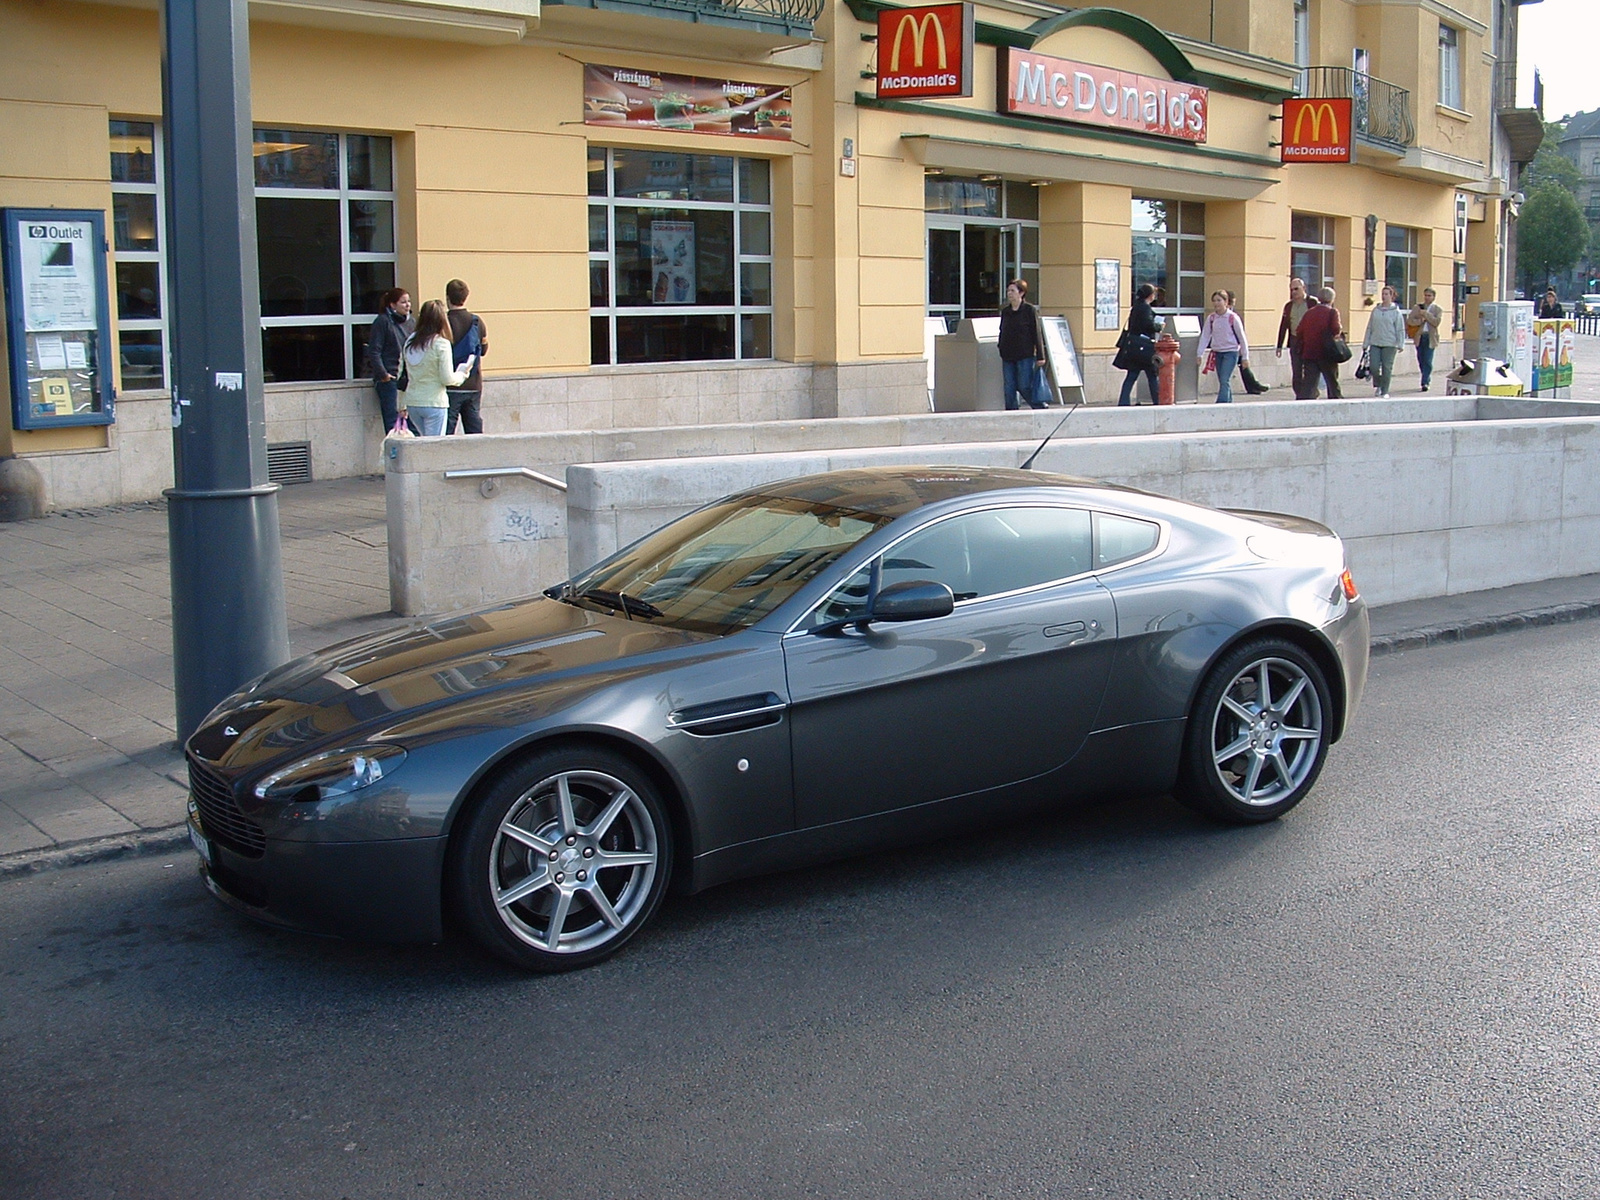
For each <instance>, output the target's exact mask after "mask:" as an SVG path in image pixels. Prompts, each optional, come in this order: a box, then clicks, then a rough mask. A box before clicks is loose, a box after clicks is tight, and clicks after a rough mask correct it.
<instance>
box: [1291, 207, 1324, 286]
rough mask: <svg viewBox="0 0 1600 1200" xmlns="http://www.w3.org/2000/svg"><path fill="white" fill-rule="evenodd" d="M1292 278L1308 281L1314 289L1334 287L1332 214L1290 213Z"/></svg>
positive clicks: (1307, 284)
mask: <svg viewBox="0 0 1600 1200" xmlns="http://www.w3.org/2000/svg"><path fill="white" fill-rule="evenodd" d="M1289 278H1291V279H1303V280H1305V281H1306V288H1307V290H1308V291H1313V292H1315V291H1317V290H1319V289H1321V288H1325V287H1332V286H1333V218H1332V217H1317V216H1313V215H1311V214H1310V213H1291V214H1290V216H1289Z"/></svg>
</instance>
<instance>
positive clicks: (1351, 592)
mask: <svg viewBox="0 0 1600 1200" xmlns="http://www.w3.org/2000/svg"><path fill="white" fill-rule="evenodd" d="M1339 586H1340V587H1342V588H1343V589H1344V598H1345V599H1346V600H1354V599H1355V598H1356V597H1357V596H1359V595H1361V593H1360V592H1358V591H1356V581H1355V580H1354V579H1353V578H1352V577H1351V575H1350V568H1349V567H1346V568H1345V569H1344V570H1343V571H1341V572H1340V573H1339Z"/></svg>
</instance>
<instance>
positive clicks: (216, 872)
mask: <svg viewBox="0 0 1600 1200" xmlns="http://www.w3.org/2000/svg"><path fill="white" fill-rule="evenodd" d="M189 829H190V835H191V837H199V838H200V839H202V844H203V845H204V847H205V849H204V850H203V851H201V855H200V859H201V861H200V875H201V878H202V879H203V880H204V881H205V885H206V887H207V888H208V889H209V890H210V891H211V894H212V895H214V896H216V897H217V899H219V900H221V901H222V902H223V903H225V904H227V905H228V906H229V907H230V908H233V909H236V910H237V911H239V912H242V913H244V914H246V915H247V916H250V917H253V918H255V919H256V920H259V921H264V922H267V923H268V924H272V925H279V926H283V927H286V928H290V929H298V930H301V931H303V932H306V933H317V934H326V935H330V936H333V937H345V938H352V939H356V940H360V941H376V942H437V941H441V940H442V939H443V938H444V920H443V909H442V903H441V886H442V882H443V877H444V853H445V844H446V842H447V840H448V839H446V838H442V837H437V838H401V839H392V840H389V841H380V842H284V841H276V840H268V842H267V844H266V849H265V850H264V852H263V853H262V854H261V856H260V857H259V858H247V857H245V856H243V855H240V854H237V853H235V852H234V851H232V850H230V849H228V848H227V847H226V846H222V845H219V844H218V843H217V842H216V841H214V840H211V839H208V838H206V837H205V834H204V831H203V830H202V829H200V827H199V825H198V823H197V822H196V821H195V820H194V818H193V817H192V816H191V817H190V821H189ZM197 848H198V847H197Z"/></svg>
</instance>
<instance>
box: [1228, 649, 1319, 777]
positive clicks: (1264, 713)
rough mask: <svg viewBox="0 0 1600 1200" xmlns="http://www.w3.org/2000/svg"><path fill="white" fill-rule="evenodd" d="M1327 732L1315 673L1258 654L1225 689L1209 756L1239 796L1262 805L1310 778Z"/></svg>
mask: <svg viewBox="0 0 1600 1200" xmlns="http://www.w3.org/2000/svg"><path fill="white" fill-rule="evenodd" d="M1323 736H1324V731H1323V719H1322V700H1321V698H1320V697H1319V696H1318V695H1317V688H1316V685H1315V684H1314V683H1312V681H1311V677H1310V676H1309V675H1307V674H1306V672H1305V671H1304V670H1303V669H1302V668H1301V667H1300V666H1298V665H1297V664H1295V663H1293V662H1290V661H1289V660H1288V659H1286V658H1275V657H1269V658H1260V659H1257V660H1256V661H1254V662H1251V663H1248V664H1246V666H1245V667H1244V669H1243V670H1241V671H1240V672H1239V673H1238V674H1237V675H1235V676H1234V677H1233V679H1232V680H1231V681H1229V683H1228V686H1227V687H1226V688H1225V689H1224V690H1223V693H1222V700H1221V702H1220V703H1219V704H1218V705H1217V711H1216V714H1215V715H1214V716H1213V717H1212V720H1211V751H1212V754H1211V759H1212V763H1213V765H1214V766H1215V768H1216V772H1217V778H1218V779H1220V780H1221V781H1222V786H1223V787H1225V788H1226V789H1227V790H1228V792H1229V794H1230V795H1232V796H1233V798H1234V799H1235V800H1237V801H1239V802H1240V803H1241V804H1248V805H1250V806H1251V807H1254V808H1263V807H1266V806H1268V805H1272V804H1277V803H1279V802H1281V801H1282V800H1284V799H1285V798H1286V797H1288V796H1289V795H1290V794H1291V793H1292V792H1293V791H1294V790H1295V789H1296V788H1298V787H1299V786H1300V785H1301V784H1302V783H1304V782H1305V781H1306V779H1307V777H1308V776H1309V775H1310V774H1311V772H1312V770H1313V769H1314V768H1315V766H1316V764H1317V753H1318V750H1319V749H1320V747H1321V745H1322V739H1323Z"/></svg>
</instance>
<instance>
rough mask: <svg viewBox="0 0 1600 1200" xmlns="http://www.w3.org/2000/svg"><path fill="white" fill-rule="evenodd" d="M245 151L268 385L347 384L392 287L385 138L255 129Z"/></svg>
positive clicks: (389, 158)
mask: <svg viewBox="0 0 1600 1200" xmlns="http://www.w3.org/2000/svg"><path fill="white" fill-rule="evenodd" d="M253 149H254V157H255V177H256V178H255V184H256V187H255V194H256V244H257V251H256V254H257V263H258V265H259V268H260V274H261V350H262V365H263V368H264V371H265V378H266V381H267V382H268V383H272V382H283V381H285V380H311V379H351V378H354V377H356V376H357V375H360V374H361V373H362V359H363V357H364V354H365V350H366V341H367V332H368V329H369V328H370V327H371V325H372V319H373V317H374V316H375V315H376V314H377V312H378V304H379V300H380V298H381V297H382V296H383V293H384V292H386V291H388V290H389V289H390V288H392V287H394V286H395V277H396V251H397V246H396V241H395V187H394V142H393V139H391V138H387V137H381V136H378V135H374V134H365V133H321V132H316V131H312V130H303V129H257V130H256V131H255V145H254V147H253Z"/></svg>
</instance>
